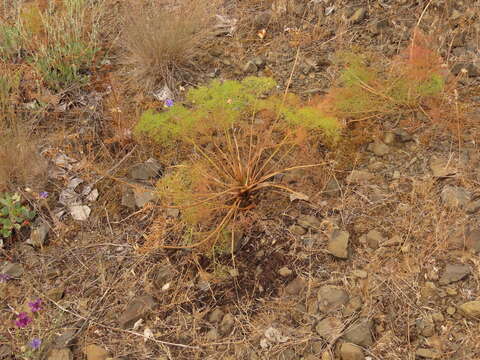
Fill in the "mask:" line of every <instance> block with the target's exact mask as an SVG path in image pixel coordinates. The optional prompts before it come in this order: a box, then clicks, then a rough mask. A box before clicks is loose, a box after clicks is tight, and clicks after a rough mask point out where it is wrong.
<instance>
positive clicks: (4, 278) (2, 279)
mask: <svg viewBox="0 0 480 360" xmlns="http://www.w3.org/2000/svg"><path fill="white" fill-rule="evenodd" d="M11 278H12V277H11V276H10V275H8V274H0V283H4V282H7V281H8V280H10V279H11Z"/></svg>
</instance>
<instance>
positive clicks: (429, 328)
mask: <svg viewBox="0 0 480 360" xmlns="http://www.w3.org/2000/svg"><path fill="white" fill-rule="evenodd" d="M416 326H417V330H418V332H419V333H420V334H422V335H423V336H425V337H430V336H433V335H434V334H435V324H434V323H433V320H432V319H430V318H424V319H418V320H417V321H416Z"/></svg>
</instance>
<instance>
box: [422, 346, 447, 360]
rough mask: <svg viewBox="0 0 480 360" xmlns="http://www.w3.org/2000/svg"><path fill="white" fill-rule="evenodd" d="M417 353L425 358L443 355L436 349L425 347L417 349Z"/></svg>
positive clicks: (437, 357) (438, 357)
mask: <svg viewBox="0 0 480 360" xmlns="http://www.w3.org/2000/svg"><path fill="white" fill-rule="evenodd" d="M415 355H417V356H418V357H420V358H424V359H440V358H441V357H442V355H441V354H439V353H438V352H436V351H434V350H430V349H423V348H422V349H418V350H417V351H415Z"/></svg>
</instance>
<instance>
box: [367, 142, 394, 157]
mask: <svg viewBox="0 0 480 360" xmlns="http://www.w3.org/2000/svg"><path fill="white" fill-rule="evenodd" d="M368 150H369V151H371V152H373V153H374V154H375V155H377V156H385V155H387V154H388V153H389V152H390V148H389V147H388V146H387V145H385V144H384V143H383V142H374V143H371V144H369V145H368Z"/></svg>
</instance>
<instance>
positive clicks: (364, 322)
mask: <svg viewBox="0 0 480 360" xmlns="http://www.w3.org/2000/svg"><path fill="white" fill-rule="evenodd" d="M372 325H373V324H372V321H371V320H368V319H360V320H359V321H358V322H357V323H356V324H353V325H352V326H351V327H349V328H348V329H346V330H345V333H344V335H343V339H344V340H346V341H348V342H351V343H354V344H356V345H359V346H362V347H367V346H371V345H372V344H373V337H372Z"/></svg>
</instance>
